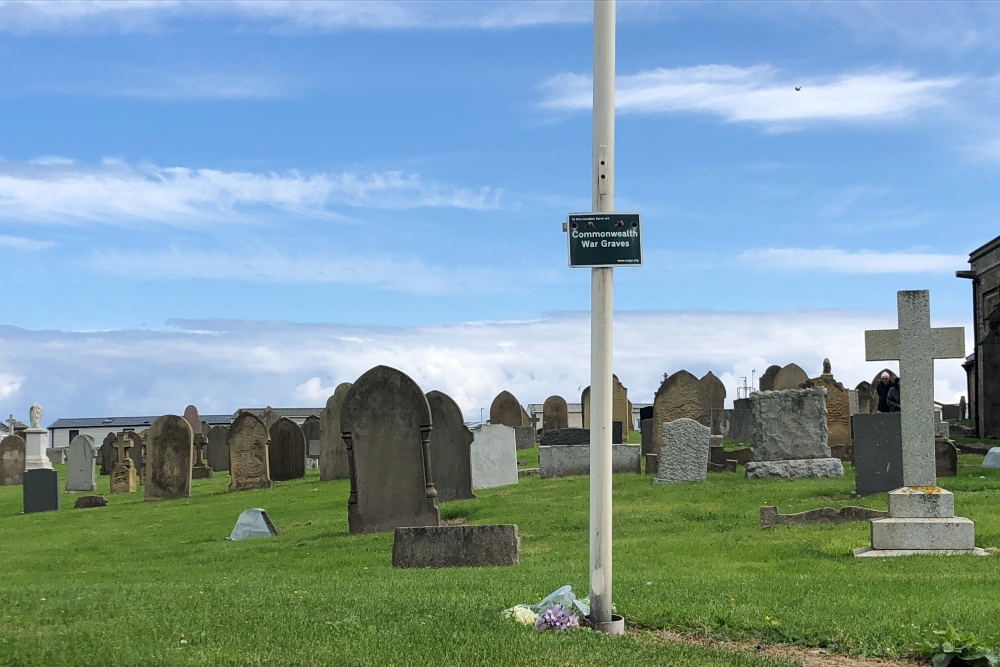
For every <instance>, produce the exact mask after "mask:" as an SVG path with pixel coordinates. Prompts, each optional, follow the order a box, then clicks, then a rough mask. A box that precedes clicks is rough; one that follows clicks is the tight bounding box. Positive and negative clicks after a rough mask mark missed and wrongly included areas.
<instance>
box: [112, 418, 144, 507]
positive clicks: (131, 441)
mask: <svg viewBox="0 0 1000 667" xmlns="http://www.w3.org/2000/svg"><path fill="white" fill-rule="evenodd" d="M136 438H137V436H136V435H134V434H133V433H130V432H127V431H126V432H124V433H119V434H118V435H117V436H116V437H115V451H117V452H118V460H117V461H115V467H114V468H112V469H111V493H133V492H134V491H135V489H136V483H135V463H133V462H132V459H131V458H129V455H128V450H130V449H132V448H133V447H135V446H137V444H138V443H137V442H136Z"/></svg>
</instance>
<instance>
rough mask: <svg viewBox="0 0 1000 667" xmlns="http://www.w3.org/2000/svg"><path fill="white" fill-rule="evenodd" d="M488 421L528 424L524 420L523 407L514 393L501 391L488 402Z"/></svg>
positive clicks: (493, 422)
mask: <svg viewBox="0 0 1000 667" xmlns="http://www.w3.org/2000/svg"><path fill="white" fill-rule="evenodd" d="M490 423H491V424H503V425H504V426H511V427H514V426H530V424H528V423H526V422H525V421H524V408H522V407H521V404H520V403H519V402H518V400H517V398H515V397H514V394H512V393H510V392H509V391H506V390H505V391H501V392H500V393H499V394H497V395H496V398H494V399H493V403H492V404H490Z"/></svg>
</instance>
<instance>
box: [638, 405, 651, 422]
mask: <svg viewBox="0 0 1000 667" xmlns="http://www.w3.org/2000/svg"><path fill="white" fill-rule="evenodd" d="M652 418H653V406H652V405H647V406H646V407H644V408H639V421H642V420H643V419H652Z"/></svg>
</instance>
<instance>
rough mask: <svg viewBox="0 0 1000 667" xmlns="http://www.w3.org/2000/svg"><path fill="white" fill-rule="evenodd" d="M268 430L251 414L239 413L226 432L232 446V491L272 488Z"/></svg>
mask: <svg viewBox="0 0 1000 667" xmlns="http://www.w3.org/2000/svg"><path fill="white" fill-rule="evenodd" d="M267 441H268V434H267V429H266V428H265V427H264V422H262V421H261V420H260V418H258V417H257V415H255V414H253V413H252V412H246V411H244V412H240V414H238V415H237V416H236V419H234V420H233V423H232V424H230V426H229V429H228V431H227V432H226V443H227V444H228V445H229V478H230V479H229V490H230V491H247V490H249V489H269V488H271V475H270V472H269V465H268V457H267Z"/></svg>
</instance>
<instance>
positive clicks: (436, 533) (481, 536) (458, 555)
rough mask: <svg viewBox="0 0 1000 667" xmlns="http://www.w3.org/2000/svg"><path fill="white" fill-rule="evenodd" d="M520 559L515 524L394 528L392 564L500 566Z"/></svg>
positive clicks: (398, 565)
mask: <svg viewBox="0 0 1000 667" xmlns="http://www.w3.org/2000/svg"><path fill="white" fill-rule="evenodd" d="M520 561H521V538H520V536H519V535H518V533H517V526H516V525H513V524H508V525H499V526H424V527H419V528H397V529H396V534H395V536H394V539H393V542H392V566H393V567H400V568H404V567H500V566H503V565H517V564H518V563H519V562H520Z"/></svg>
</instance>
